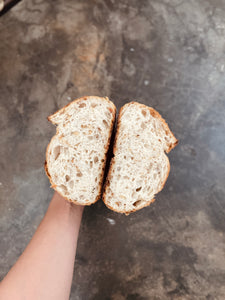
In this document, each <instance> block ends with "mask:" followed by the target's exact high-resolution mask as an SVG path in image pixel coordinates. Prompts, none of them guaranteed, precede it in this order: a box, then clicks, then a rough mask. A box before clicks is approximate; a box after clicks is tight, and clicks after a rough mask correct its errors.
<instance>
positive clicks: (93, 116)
mask: <svg viewBox="0 0 225 300" xmlns="http://www.w3.org/2000/svg"><path fill="white" fill-rule="evenodd" d="M115 114H116V107H115V105H114V104H113V103H112V102H111V101H109V99H108V98H100V97H95V96H89V97H83V98H80V99H77V100H75V101H73V102H71V103H70V104H69V105H67V106H65V107H63V108H62V109H60V110H59V111H57V112H56V113H55V114H53V115H51V116H50V117H49V118H48V120H49V121H50V122H52V123H53V124H55V125H57V129H56V135H55V136H54V137H53V138H52V140H51V142H50V143H49V145H48V147H47V150H46V162H45V170H46V173H47V175H48V177H49V180H50V182H51V184H52V187H53V188H54V189H55V190H56V191H57V192H58V193H60V194H61V195H62V196H63V197H64V198H65V199H67V200H68V201H70V202H73V203H76V204H80V205H90V204H92V203H94V202H96V201H97V200H98V199H99V198H100V196H101V188H102V182H103V176H104V169H105V164H106V154H107V151H108V148H109V143H110V138H111V133H112V130H113V124H114V121H115Z"/></svg>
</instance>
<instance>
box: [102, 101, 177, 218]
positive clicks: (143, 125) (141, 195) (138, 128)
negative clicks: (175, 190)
mask: <svg viewBox="0 0 225 300" xmlns="http://www.w3.org/2000/svg"><path fill="white" fill-rule="evenodd" d="M177 143H178V140H177V139H176V138H175V136H174V135H173V133H172V132H171V131H170V129H169V127H168V125H167V124H166V122H165V120H164V119H163V118H162V117H161V116H160V114H159V113H158V112H157V111H155V110H154V109H153V108H151V107H148V106H145V105H143V104H140V103H137V102H130V103H128V104H126V105H124V106H123V107H122V108H121V109H120V112H119V117H118V123H117V132H116V137H115V141H114V146H113V154H114V158H113V159H112V160H111V163H110V168H109V173H108V176H107V179H106V183H105V187H104V193H103V201H104V202H105V204H106V205H107V206H108V207H109V208H110V209H112V210H114V211H117V212H120V213H126V214H128V213H130V212H134V211H136V210H139V209H141V208H143V207H145V206H147V205H149V204H150V203H151V202H153V201H154V196H155V194H157V193H158V192H159V191H161V190H162V188H163V186H164V184H165V182H166V179H167V177H168V175H169V171H170V163H169V159H168V158H167V156H166V154H165V152H167V153H168V152H169V151H170V150H171V149H172V148H174V147H175V146H176V145H177Z"/></svg>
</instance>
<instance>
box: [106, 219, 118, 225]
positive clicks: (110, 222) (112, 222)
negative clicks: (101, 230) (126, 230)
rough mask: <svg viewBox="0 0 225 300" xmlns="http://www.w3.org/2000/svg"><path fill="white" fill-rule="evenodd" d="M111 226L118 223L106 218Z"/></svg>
mask: <svg viewBox="0 0 225 300" xmlns="http://www.w3.org/2000/svg"><path fill="white" fill-rule="evenodd" d="M106 219H107V221H108V222H109V224H110V225H115V224H116V221H115V220H113V219H110V218H106Z"/></svg>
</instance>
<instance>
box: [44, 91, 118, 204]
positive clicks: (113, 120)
mask: <svg viewBox="0 0 225 300" xmlns="http://www.w3.org/2000/svg"><path fill="white" fill-rule="evenodd" d="M90 98H98V99H101V100H103V99H104V100H105V101H107V102H108V103H110V104H112V106H113V112H112V113H113V118H112V120H111V124H110V128H109V136H108V141H107V143H106V149H107V150H106V153H105V157H104V160H105V163H104V166H103V168H102V173H101V174H100V182H99V186H98V189H99V193H98V195H97V196H96V198H95V200H94V201H89V202H87V203H85V204H84V203H80V202H79V201H76V200H71V199H69V198H68V197H66V196H63V195H62V193H61V192H60V191H58V190H57V186H56V185H55V184H54V183H53V181H52V178H51V175H50V174H49V172H48V163H47V153H48V149H49V146H50V143H51V141H52V139H53V138H54V137H55V136H57V134H58V128H56V134H55V135H54V136H53V137H52V138H51V141H50V142H49V144H48V146H47V149H46V153H45V156H46V159H45V163H44V169H45V173H46V175H47V176H48V178H49V181H50V183H51V187H52V188H53V189H54V190H55V191H56V192H57V193H58V194H60V195H61V196H62V197H63V198H64V199H66V200H67V201H69V202H70V203H73V204H77V205H84V206H89V205H91V204H94V203H96V202H97V201H98V200H99V199H100V198H101V194H102V190H103V179H104V173H105V167H106V158H107V154H108V150H109V145H110V139H111V136H112V131H113V126H114V123H115V118H116V106H115V104H114V103H113V102H112V101H110V100H109V98H108V97H98V96H84V97H81V98H78V99H75V100H73V101H72V102H70V103H68V104H67V105H65V106H64V107H62V108H60V109H58V110H57V111H56V112H55V113H54V114H52V115H50V116H49V117H47V120H48V121H49V122H51V123H52V124H54V125H55V123H54V122H52V120H51V118H52V117H53V116H54V115H55V114H57V113H59V112H61V111H62V113H64V110H65V108H66V107H68V106H70V105H71V104H72V103H74V102H79V101H84V100H89V99H90Z"/></svg>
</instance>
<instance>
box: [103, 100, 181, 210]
mask: <svg viewBox="0 0 225 300" xmlns="http://www.w3.org/2000/svg"><path fill="white" fill-rule="evenodd" d="M133 104H135V105H138V106H140V107H143V108H145V109H148V110H149V111H150V114H151V115H152V116H153V117H154V118H158V119H160V121H161V122H162V123H163V125H164V129H165V131H166V132H168V133H169V134H171V135H172V136H173V137H174V139H175V142H174V143H173V144H171V146H170V147H169V149H168V150H167V151H166V152H167V153H169V152H170V151H171V150H172V149H173V148H174V147H175V146H176V145H177V144H178V140H177V139H176V138H175V136H174V134H173V132H172V131H171V130H170V129H169V126H168V124H167V123H166V121H165V120H164V119H163V118H162V116H161V115H160V114H159V113H158V112H157V111H156V110H155V109H153V108H152V107H149V106H146V105H144V104H142V103H138V102H134V101H132V102H129V103H127V104H125V105H124V106H122V107H121V109H120V111H119V116H118V120H117V129H116V135H115V140H114V145H113V154H114V155H115V154H116V149H117V139H118V133H119V130H120V123H121V116H122V114H123V110H124V108H125V107H127V106H130V105H133ZM165 156H166V158H167V161H168V172H167V175H166V177H165V180H164V182H163V183H162V185H161V187H160V189H159V191H158V192H157V193H159V192H160V191H161V190H162V189H163V187H164V185H165V183H166V181H167V178H168V176H169V172H170V162H169V159H168V157H167V155H165ZM113 164H114V159H112V160H111V162H110V167H109V172H108V175H107V178H106V181H105V185H104V188H103V195H102V200H103V202H104V203H105V205H106V206H107V207H108V208H109V209H111V210H113V211H115V212H118V213H125V214H126V215H128V214H130V213H132V212H135V211H137V210H140V209H142V208H144V207H146V206H149V205H150V204H151V203H153V202H154V201H155V199H154V198H153V199H151V200H149V201H148V202H146V203H145V204H144V205H142V206H139V207H138V208H136V209H133V210H131V211H126V210H117V209H115V208H113V207H112V206H110V205H109V204H108V203H106V197H105V194H106V191H107V189H108V188H109V180H110V178H111V177H112V175H111V173H112V166H113Z"/></svg>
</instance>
